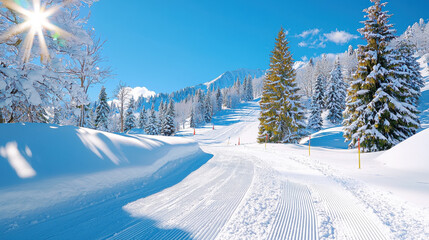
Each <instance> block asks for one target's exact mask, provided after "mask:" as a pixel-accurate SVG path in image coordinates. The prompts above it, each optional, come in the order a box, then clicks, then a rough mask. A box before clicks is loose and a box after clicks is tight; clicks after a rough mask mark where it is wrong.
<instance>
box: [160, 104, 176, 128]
mask: <svg viewBox="0 0 429 240" xmlns="http://www.w3.org/2000/svg"><path fill="white" fill-rule="evenodd" d="M165 111H166V113H165V126H164V133H163V135H165V136H172V135H173V134H174V133H175V132H176V126H175V124H174V118H175V114H176V113H175V110H174V102H173V100H171V99H170V102H169V103H168V106H167V109H165Z"/></svg>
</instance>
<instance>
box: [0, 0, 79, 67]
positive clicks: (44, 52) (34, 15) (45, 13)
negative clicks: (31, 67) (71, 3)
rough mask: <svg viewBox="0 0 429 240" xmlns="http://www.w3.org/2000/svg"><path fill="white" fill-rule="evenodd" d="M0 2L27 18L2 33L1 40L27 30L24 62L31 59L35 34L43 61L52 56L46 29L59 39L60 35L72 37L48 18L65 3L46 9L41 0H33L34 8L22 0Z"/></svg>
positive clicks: (23, 54)
mask: <svg viewBox="0 0 429 240" xmlns="http://www.w3.org/2000/svg"><path fill="white" fill-rule="evenodd" d="M0 2H1V3H2V5H3V6H4V7H6V8H9V9H11V10H12V11H14V12H16V13H18V14H19V15H21V17H22V18H23V19H24V20H25V21H24V22H22V23H18V24H16V25H15V26H13V27H11V28H10V29H9V30H8V31H7V32H6V33H3V34H1V36H0V42H5V41H7V40H9V39H10V38H12V37H13V36H16V35H18V34H20V33H23V32H27V35H26V37H25V39H24V41H23V43H22V46H21V51H22V60H23V61H24V62H27V61H29V60H30V56H31V49H32V47H33V42H34V37H35V35H37V38H38V40H39V46H40V57H41V61H48V60H49V58H50V57H49V51H48V47H47V45H46V40H45V36H44V30H48V31H50V32H53V33H54V34H53V36H55V39H56V40H59V38H60V36H61V38H70V37H71V34H69V33H68V32H66V31H64V30H62V29H61V28H59V27H57V26H55V25H54V24H52V23H50V22H49V19H48V18H49V17H50V16H52V15H53V14H54V13H55V12H57V11H58V10H59V9H60V8H61V7H62V6H63V5H57V6H53V7H51V8H49V9H45V7H42V6H41V4H40V0H33V4H32V9H28V6H27V7H24V6H23V5H24V4H20V2H21V1H13V0H0ZM26 5H28V4H26Z"/></svg>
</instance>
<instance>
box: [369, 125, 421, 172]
mask: <svg viewBox="0 0 429 240" xmlns="http://www.w3.org/2000/svg"><path fill="white" fill-rule="evenodd" d="M428 141H429V129H426V130H424V131H421V132H419V133H417V134H416V135H414V136H412V137H410V138H408V139H407V140H405V141H403V142H401V143H400V144H398V145H396V146H395V147H393V148H391V149H390V150H388V151H386V152H384V153H383V154H381V155H380V156H379V157H378V158H377V160H378V161H381V162H383V163H385V164H386V165H387V166H389V167H392V168H396V169H400V170H405V171H410V172H421V173H428V172H429V148H428Z"/></svg>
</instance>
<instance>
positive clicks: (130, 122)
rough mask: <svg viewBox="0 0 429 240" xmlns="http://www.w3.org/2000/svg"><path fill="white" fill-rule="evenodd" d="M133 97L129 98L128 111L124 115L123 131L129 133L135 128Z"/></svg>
mask: <svg viewBox="0 0 429 240" xmlns="http://www.w3.org/2000/svg"><path fill="white" fill-rule="evenodd" d="M133 109H134V97H131V99H130V103H129V104H128V109H127V112H126V115H125V124H124V131H129V130H131V129H133V128H135V127H136V118H135V116H134V111H133Z"/></svg>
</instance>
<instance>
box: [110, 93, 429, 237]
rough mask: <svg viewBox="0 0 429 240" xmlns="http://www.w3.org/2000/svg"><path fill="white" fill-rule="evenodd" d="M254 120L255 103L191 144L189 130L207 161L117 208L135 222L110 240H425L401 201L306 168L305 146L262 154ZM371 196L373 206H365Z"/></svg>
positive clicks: (422, 225) (311, 165)
mask: <svg viewBox="0 0 429 240" xmlns="http://www.w3.org/2000/svg"><path fill="white" fill-rule="evenodd" d="M258 114H259V106H258V103H257V102H256V101H255V102H251V103H244V104H242V105H241V107H240V108H238V109H235V110H227V111H225V112H223V113H222V114H221V115H218V116H216V117H215V118H214V120H213V122H214V123H215V126H214V128H215V129H214V130H213V129H212V126H206V127H205V128H197V129H196V135H195V136H193V130H191V129H189V130H188V131H184V132H181V133H180V134H181V135H183V136H187V137H190V138H193V139H196V140H197V141H198V142H199V143H200V144H201V147H202V149H203V150H204V151H206V152H208V153H210V154H213V155H214V157H213V158H212V159H210V160H209V161H208V163H206V164H205V165H204V166H202V167H201V168H199V169H198V170H196V171H195V172H193V173H191V174H190V175H189V176H188V177H186V178H185V179H184V180H183V181H182V182H180V183H179V184H177V185H175V186H173V187H171V188H168V189H165V190H163V191H161V192H160V193H157V194H154V195H151V196H149V197H147V198H142V199H139V200H137V201H134V202H131V203H128V204H127V205H126V206H124V207H123V209H124V210H125V211H127V212H128V213H129V214H130V215H131V216H133V217H134V218H135V219H137V221H136V222H135V223H134V224H132V225H130V226H129V227H128V228H126V229H123V230H121V231H119V232H117V233H116V234H114V235H112V236H111V239H130V238H150V239H188V238H193V239H333V238H336V239H392V238H399V239H401V238H404V239H425V238H427V237H428V236H429V234H428V222H427V217H425V215H424V213H420V214H414V213H415V212H413V211H412V210H416V209H417V208H412V207H409V208H408V205H402V204H405V201H401V200H397V199H396V200H397V201H396V202H395V201H392V202H391V203H389V202H388V199H389V198H392V199H393V198H396V197H397V196H390V195H389V193H388V192H385V191H383V186H381V185H380V186H376V185H374V186H369V183H365V182H361V181H359V180H355V179H349V178H347V177H344V176H342V175H341V174H338V172H337V171H333V172H332V169H331V168H330V167H329V165H327V164H325V163H323V162H321V161H319V160H317V158H315V161H317V162H311V161H312V159H311V158H309V157H308V155H307V154H308V148H307V146H302V147H300V146H296V145H278V144H268V145H267V149H265V146H264V144H257V143H255V139H256V134H257V126H258V120H257V117H258ZM239 141H240V145H238V142H239ZM318 151H325V150H323V149H319V150H318ZM353 151H354V150H351V151H349V152H350V153H353ZM331 154H332V153H331ZM333 154H334V155H338V153H336V152H334V153H333ZM344 157H345V158H349V157H350V156H348V155H344ZM345 160H346V159H345ZM347 161H348V160H347ZM348 162H350V161H348ZM354 164H355V162H353V168H354V169H355V171H358V169H357V168H356V165H354ZM373 191H374V192H378V195H377V194H375V195H374V196H375V197H380V195H381V197H380V198H381V199H379V198H375V199H374V198H371V197H372V196H371V193H372V192H373ZM383 194H384V195H383ZM423 194H424V195H426V196H428V195H429V193H428V192H426V193H425V192H423ZM390 204H392V206H391V205H390ZM146 218H150V219H153V220H155V222H156V223H157V226H158V227H159V228H161V229H175V230H172V231H153V227H151V226H149V225H148V224H146V223H145V221H144V220H141V221H140V220H138V219H146ZM150 224H152V223H150Z"/></svg>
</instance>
